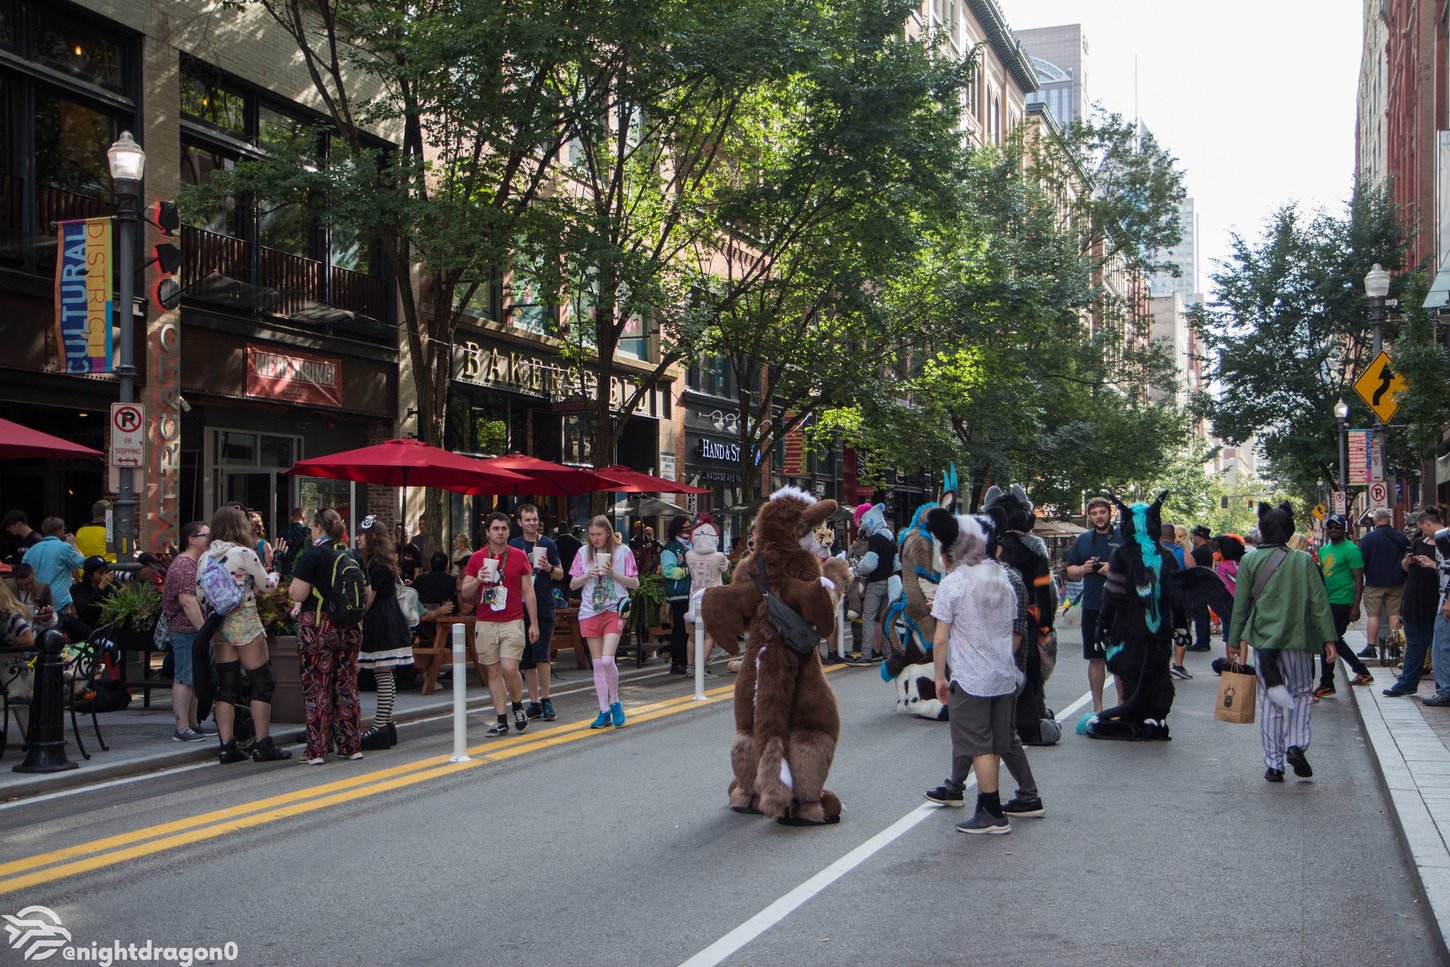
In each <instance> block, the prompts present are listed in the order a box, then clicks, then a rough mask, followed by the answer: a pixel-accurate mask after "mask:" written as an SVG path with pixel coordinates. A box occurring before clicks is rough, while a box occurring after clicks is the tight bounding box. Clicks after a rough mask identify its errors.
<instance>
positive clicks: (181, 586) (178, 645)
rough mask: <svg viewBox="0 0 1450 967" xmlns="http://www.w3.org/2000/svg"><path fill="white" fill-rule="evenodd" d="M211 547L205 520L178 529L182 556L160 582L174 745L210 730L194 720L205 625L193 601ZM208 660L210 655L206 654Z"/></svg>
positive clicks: (199, 738)
mask: <svg viewBox="0 0 1450 967" xmlns="http://www.w3.org/2000/svg"><path fill="white" fill-rule="evenodd" d="M210 545H211V527H210V526H209V525H208V524H207V522H206V521H204V520H193V521H189V522H188V523H186V524H183V525H182V526H181V553H180V554H177V555H176V556H175V557H174V558H172V559H171V563H170V564H168V565H167V566H166V577H165V578H164V579H163V580H162V582H161V617H160V619H159V620H161V621H164V622H166V631H167V636H168V638H169V639H170V647H171V667H172V672H171V675H172V685H171V714H172V717H173V719H174V720H175V723H174V724H175V728H174V729H173V731H172V733H171V737H172V738H173V739H174V740H176V741H177V742H202V741H205V739H206V737H207V735H209V734H212V730H203V728H202V726H201V722H200V721H199V720H198V718H197V698H196V676H195V670H194V669H195V650H194V646H195V644H196V636H197V633H198V632H199V631H201V626H202V625H203V624H205V623H206V617H205V615H203V614H202V610H201V603H200V602H199V601H198V600H197V597H196V575H197V564H198V562H200V561H201V556H202V555H203V554H204V553H206V550H207V548H208V547H209V546H210ZM207 657H208V659H209V658H210V653H209V652H208V654H207Z"/></svg>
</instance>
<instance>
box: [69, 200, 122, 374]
mask: <svg viewBox="0 0 1450 967" xmlns="http://www.w3.org/2000/svg"><path fill="white" fill-rule="evenodd" d="M56 233H57V236H58V242H59V248H58V250H57V253H56V260H55V329H56V345H57V346H59V347H60V364H61V370H62V371H63V372H66V373H78V374H88V375H89V374H95V373H109V372H111V319H112V311H113V303H114V299H113V298H112V295H111V292H112V289H111V279H112V271H111V258H112V256H111V220H110V219H109V218H87V219H84V220H80V221H70V222H61V223H60V224H59V225H57V226H56Z"/></svg>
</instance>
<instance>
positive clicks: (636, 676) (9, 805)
mask: <svg viewBox="0 0 1450 967" xmlns="http://www.w3.org/2000/svg"><path fill="white" fill-rule="evenodd" d="M586 671H587V669H586ZM664 674H666V673H665V672H664V671H663V670H657V669H651V668H631V669H628V670H622V671H621V674H620V676H619V678H620V681H622V682H625V683H626V684H628V683H629V682H632V681H640V680H641V679H645V678H653V677H656V676H659V675H664ZM593 690H594V683H593V682H592V681H588V682H580V683H578V684H570V685H568V686H566V687H564V688H561V689H558V690H556V691H554V694H555V695H572V694H575V693H577V692H583V691H593ZM482 701H483V703H484V704H482V705H480V706H479V707H478V708H473V709H469V710H468V714H469V715H480V714H484V713H487V714H488V715H492V714H493V706H492V705H490V704H488V702H489V699H488V696H486V695H485V696H484V697H483V699H482ZM452 718H453V710H452V709H449V710H448V711H446V712H443V713H441V714H438V715H430V716H427V717H426V718H420V719H410V720H409V721H407V722H400V723H398V725H399V727H400V728H408V727H411V726H414V725H426V724H427V723H429V722H443V721H449V720H451V719H452ZM285 731H286V732H291V731H293V729H292V728H288V729H286V730H285ZM112 741H114V740H112ZM287 744H290V743H287ZM214 766H215V767H217V768H220V766H219V765H218V763H217V762H216V761H214V760H212V759H207V760H206V761H204V762H189V763H186V764H185V765H179V766H168V767H167V768H165V769H156V770H154V771H152V772H144V773H141V774H140V775H135V776H125V777H124V778H120V779H109V780H105V781H103V782H95V783H87V784H86V785H83V786H73V787H72V788H70V789H58V790H56V791H55V792H47V793H42V794H40V795H38V796H22V797H21V798H19V799H14V800H11V801H10V802H5V803H0V812H3V811H5V810H7V809H16V808H18V807H20V806H33V805H35V804H36V803H42V802H47V801H50V800H54V799H66V798H68V797H70V796H80V795H90V794H91V793H94V792H98V791H99V790H102V789H114V788H116V787H117V786H128V785H130V784H131V783H133V782H145V781H146V780H147V779H161V778H165V777H167V776H177V775H181V774H182V773H184V772H192V771H195V770H197V769H209V768H212V767H214ZM3 793H4V789H0V794H3Z"/></svg>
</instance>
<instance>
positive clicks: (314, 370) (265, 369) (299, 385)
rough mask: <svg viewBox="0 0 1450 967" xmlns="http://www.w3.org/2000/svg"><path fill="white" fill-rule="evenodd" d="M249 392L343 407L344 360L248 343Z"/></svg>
mask: <svg viewBox="0 0 1450 967" xmlns="http://www.w3.org/2000/svg"><path fill="white" fill-rule="evenodd" d="M247 395H248V396H260V397H263V398H265V399H271V400H286V401H288V402H291V403H309V404H311V405H313V406H341V405H342V360H341V359H337V358H334V357H330V356H315V355H313V354H311V353H302V352H297V351H296V350H291V349H289V350H287V351H285V352H283V351H280V350H276V349H267V348H263V347H261V346H251V345H249V346H248V347H247Z"/></svg>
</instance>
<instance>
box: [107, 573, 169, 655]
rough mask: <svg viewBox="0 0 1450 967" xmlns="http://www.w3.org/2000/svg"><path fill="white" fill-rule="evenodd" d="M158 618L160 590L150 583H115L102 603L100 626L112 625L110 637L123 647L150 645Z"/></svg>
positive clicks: (159, 615) (159, 612)
mask: <svg viewBox="0 0 1450 967" xmlns="http://www.w3.org/2000/svg"><path fill="white" fill-rule="evenodd" d="M160 617H161V590H160V589H159V588H157V587H156V585H154V584H152V583H151V582H149V581H121V582H117V583H116V585H115V586H114V587H113V588H112V590H111V592H110V593H109V594H107V595H106V596H105V597H104V598H103V599H102V600H101V624H103V625H112V626H113V628H112V630H111V637H112V638H113V639H115V640H116V642H117V643H118V644H120V645H121V646H122V647H129V648H135V647H137V646H138V643H139V642H140V641H141V640H142V639H144V640H145V642H147V643H149V642H150V640H151V636H152V634H154V633H155V631H156V622H157V620H158V619H159V618H160Z"/></svg>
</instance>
